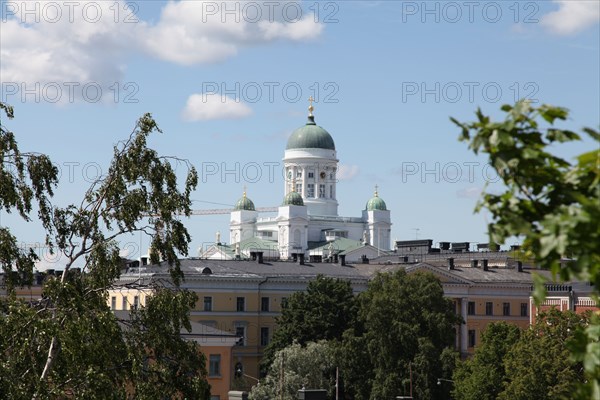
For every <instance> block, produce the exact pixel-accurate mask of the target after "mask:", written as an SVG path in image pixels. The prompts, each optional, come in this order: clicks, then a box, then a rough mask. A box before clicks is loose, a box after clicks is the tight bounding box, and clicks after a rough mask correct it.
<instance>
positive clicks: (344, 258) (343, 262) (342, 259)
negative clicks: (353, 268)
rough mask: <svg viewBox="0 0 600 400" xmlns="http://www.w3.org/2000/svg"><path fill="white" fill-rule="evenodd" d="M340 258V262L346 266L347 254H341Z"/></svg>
mask: <svg viewBox="0 0 600 400" xmlns="http://www.w3.org/2000/svg"><path fill="white" fill-rule="evenodd" d="M339 259H340V264H341V265H342V267H345V266H346V255H345V254H340V255H339Z"/></svg>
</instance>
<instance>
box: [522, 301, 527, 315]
mask: <svg viewBox="0 0 600 400" xmlns="http://www.w3.org/2000/svg"><path fill="white" fill-rule="evenodd" d="M527 308H528V307H527V303H521V317H526V316H527Z"/></svg>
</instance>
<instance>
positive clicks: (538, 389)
mask: <svg viewBox="0 0 600 400" xmlns="http://www.w3.org/2000/svg"><path fill="white" fill-rule="evenodd" d="M588 322H589V321H588V317H587V316H586V315H577V314H575V313H574V312H571V311H566V312H560V311H558V310H556V309H553V310H551V311H549V312H547V313H545V314H540V315H539V316H538V320H537V321H536V324H535V325H534V326H533V327H532V328H531V329H528V330H527V331H525V332H524V333H523V335H522V336H521V338H520V339H519V340H518V341H517V342H516V344H515V346H514V347H513V348H512V349H511V350H510V351H509V352H508V354H507V355H506V358H505V360H504V369H505V373H506V382H505V384H504V391H502V392H501V393H500V395H499V396H498V399H501V400H508V399H511V400H513V399H514V400H550V399H571V398H573V393H574V392H575V391H576V388H577V384H582V383H583V382H584V379H585V378H584V373H583V366H582V365H581V363H580V362H573V361H572V360H571V359H570V357H569V350H568V348H567V345H566V343H567V341H568V340H569V339H570V338H572V336H573V334H574V333H575V331H576V329H577V328H579V329H581V328H584V327H585V326H587V325H588Z"/></svg>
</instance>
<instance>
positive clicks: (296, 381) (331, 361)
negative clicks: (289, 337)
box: [249, 340, 336, 400]
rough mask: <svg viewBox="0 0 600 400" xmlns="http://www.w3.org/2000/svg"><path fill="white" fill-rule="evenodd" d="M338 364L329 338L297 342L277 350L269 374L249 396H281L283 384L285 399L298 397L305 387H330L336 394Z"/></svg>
mask: <svg viewBox="0 0 600 400" xmlns="http://www.w3.org/2000/svg"><path fill="white" fill-rule="evenodd" d="M335 368H336V362H335V350H334V347H333V346H332V345H331V344H330V343H328V342H327V341H326V340H320V341H318V342H307V343H305V345H304V346H301V345H300V344H299V343H297V342H294V343H293V344H291V345H289V346H287V347H285V348H283V349H281V350H278V351H277V352H276V353H275V357H274V358H273V362H272V363H271V365H270V367H269V370H268V374H267V376H266V378H265V379H264V380H262V381H261V382H260V385H257V386H254V387H253V388H252V391H251V392H250V395H249V398H250V399H251V400H263V399H266V398H269V399H275V398H281V397H280V394H281V391H280V389H281V387H282V385H283V392H284V399H285V400H295V399H297V398H298V390H300V389H301V388H302V387H305V388H306V389H324V390H327V393H328V395H329V396H330V398H333V397H334V394H335Z"/></svg>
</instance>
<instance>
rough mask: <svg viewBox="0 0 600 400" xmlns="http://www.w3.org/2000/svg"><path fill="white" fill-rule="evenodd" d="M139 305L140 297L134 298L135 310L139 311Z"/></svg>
mask: <svg viewBox="0 0 600 400" xmlns="http://www.w3.org/2000/svg"><path fill="white" fill-rule="evenodd" d="M139 305H140V298H139V296H133V309H134V310H137V309H138V306H139Z"/></svg>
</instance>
